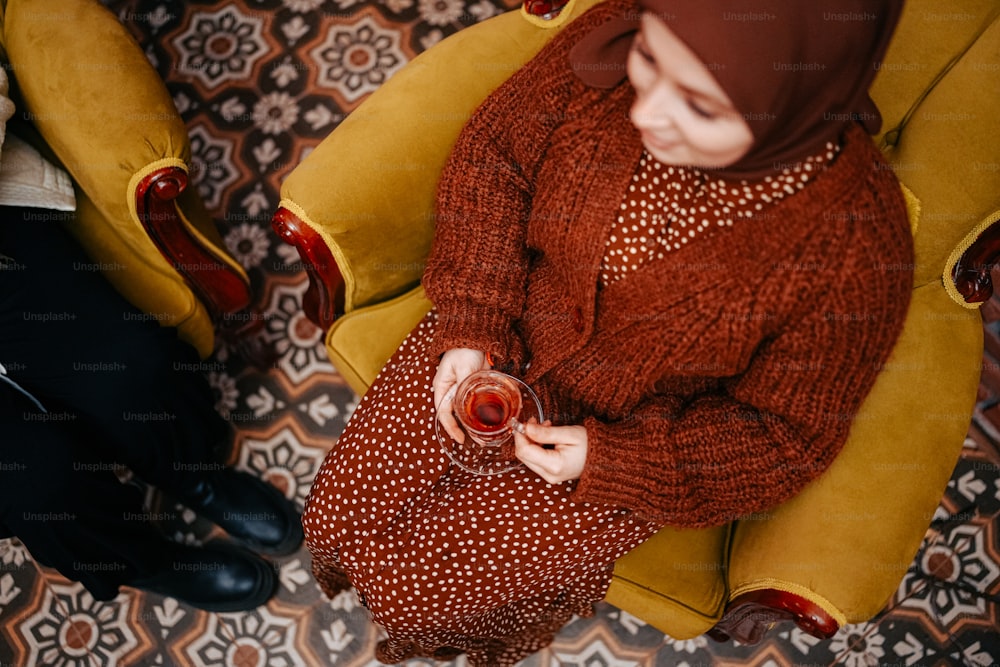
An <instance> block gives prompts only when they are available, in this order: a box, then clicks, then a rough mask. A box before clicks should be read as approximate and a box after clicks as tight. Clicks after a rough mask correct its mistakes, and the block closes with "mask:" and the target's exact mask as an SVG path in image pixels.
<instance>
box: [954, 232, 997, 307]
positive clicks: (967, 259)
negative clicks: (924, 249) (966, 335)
mask: <svg viewBox="0 0 1000 667" xmlns="http://www.w3.org/2000/svg"><path fill="white" fill-rule="evenodd" d="M998 221H1000V212H997V213H996V214H994V215H993V216H991V217H990V218H989V219H988V220H987V224H989V226H988V227H987V228H986V229H985V230H984V231H983V232H982V233H981V234H979V236H978V238H976V240H975V241H973V243H972V245H970V246H969V247H968V248H967V249H966V250H965V252H964V253H962V255H961V257H959V259H958V262H956V263H955V267H954V268H953V269H952V273H951V275H952V279H953V280H954V281H955V288H956V289H957V290H958V293H959V294H961V295H962V297H963V298H964V299H965V301H966V303H983V302H985V301H988V300H989V299H990V297H992V296H993V279H992V277H991V276H990V271H991V270H992V269H993V267H995V266H996V265H997V264H998V262H1000V225H998V224H996V223H997V222H998Z"/></svg>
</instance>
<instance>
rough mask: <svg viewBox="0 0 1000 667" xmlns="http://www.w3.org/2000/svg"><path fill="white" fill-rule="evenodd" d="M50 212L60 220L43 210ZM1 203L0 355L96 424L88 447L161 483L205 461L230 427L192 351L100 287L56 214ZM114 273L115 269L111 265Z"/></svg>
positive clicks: (54, 404)
mask: <svg viewBox="0 0 1000 667" xmlns="http://www.w3.org/2000/svg"><path fill="white" fill-rule="evenodd" d="M44 213H46V214H48V215H56V216H57V215H59V214H54V213H52V212H44ZM40 216H41V212H38V211H32V210H30V209H14V208H3V209H0V252H2V253H4V254H5V255H8V256H10V257H11V258H13V260H14V261H15V262H16V266H17V268H16V270H13V271H8V272H5V274H6V275H4V277H3V278H4V280H5V282H6V283H14V288H13V289H10V288H8V289H5V294H4V295H3V298H2V301H3V303H2V310H3V317H2V318H0V341H3V346H2V349H0V362H6V363H7V364H8V366H9V367H12V368H13V370H12V371H11V373H10V375H11V376H12V377H14V378H15V379H16V380H17V381H18V382H19V383H20V384H22V385H24V386H26V387H30V388H31V389H32V391H33V393H35V394H36V395H37V396H38V397H39V398H41V399H42V400H43V402H44V403H45V405H46V406H47V407H49V406H51V407H50V409H52V410H57V411H58V410H66V411H69V412H72V413H73V414H74V415H76V418H77V419H78V420H79V421H80V422H81V423H87V424H89V425H90V427H91V432H92V433H93V437H92V438H91V440H92V442H91V443H90V444H91V445H92V446H94V447H97V448H100V449H101V450H102V451H104V452H105V454H106V455H107V456H109V457H110V458H111V459H112V460H116V461H118V462H121V463H123V464H125V465H127V466H128V467H129V468H130V469H132V470H133V471H134V472H135V473H136V474H137V475H139V476H141V477H142V478H143V479H145V480H146V481H148V482H150V483H151V484H154V485H157V486H161V485H162V486H175V485H177V484H178V483H179V480H180V479H181V478H182V477H183V472H184V471H185V469H197V467H198V466H199V465H204V464H205V463H207V462H209V461H212V460H213V457H214V452H215V451H217V450H218V449H219V446H220V445H221V444H226V440H227V438H228V437H229V434H230V431H229V428H228V425H227V424H226V423H225V421H224V420H222V419H221V417H220V416H219V415H218V414H217V413H216V412H215V411H214V409H213V405H214V399H213V397H212V392H211V389H210V387H209V386H208V384H207V382H206V381H205V379H204V377H203V376H202V375H201V374H200V373H199V372H198V370H197V367H198V361H199V359H198V356H197V354H196V352H195V351H194V349H193V348H192V347H191V346H190V345H187V344H186V343H184V342H183V341H181V340H179V339H178V338H177V335H176V332H175V330H174V329H172V328H169V327H162V326H160V325H159V324H158V323H157V315H156V314H155V313H151V314H146V313H142V312H141V311H139V310H138V309H136V308H135V307H133V306H132V305H131V304H130V303H128V302H127V301H126V300H125V299H124V298H123V297H122V296H121V295H119V294H118V293H117V292H116V291H115V290H114V289H113V288H112V287H111V285H110V284H109V283H108V282H107V280H106V279H105V278H104V276H103V275H102V273H101V272H100V270H99V268H100V267H99V265H97V264H95V263H94V262H92V261H91V260H89V259H88V258H87V257H86V255H85V254H84V253H83V252H82V250H81V249H80V247H79V246H78V245H77V244H76V242H75V241H74V240H73V239H72V238H71V237H70V236H69V234H68V233H67V232H66V231H65V230H64V229H63V228H62V226H61V224H60V223H59V222H58V221H57V220H56V221H52V220H48V219H46V218H41V219H40V220H39V217H40ZM110 270H115V268H114V267H111V268H110Z"/></svg>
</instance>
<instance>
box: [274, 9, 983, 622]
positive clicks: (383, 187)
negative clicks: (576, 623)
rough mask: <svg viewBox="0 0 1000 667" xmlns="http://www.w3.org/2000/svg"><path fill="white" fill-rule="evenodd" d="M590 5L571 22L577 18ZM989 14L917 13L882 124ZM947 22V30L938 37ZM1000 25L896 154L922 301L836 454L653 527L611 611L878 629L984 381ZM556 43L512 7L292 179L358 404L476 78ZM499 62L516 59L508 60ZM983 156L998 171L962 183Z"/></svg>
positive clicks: (421, 243) (411, 279) (895, 55)
mask: <svg viewBox="0 0 1000 667" xmlns="http://www.w3.org/2000/svg"><path fill="white" fill-rule="evenodd" d="M578 3H579V0H574V2H571V4H570V5H569V6H568V8H567V10H566V11H567V12H568V13H569V14H568V15H567V16H569V17H570V18H571V17H573V16H577V15H579V14H580V13H582V11H583V10H584V9H585V7H584V5H582V4H578ZM589 4H591V3H589V2H588V3H587V6H589ZM990 4H992V3H991V2H990V1H989V0H962V2H959V3H956V4H955V5H949V8H948V13H952V12H955V13H957V14H964V15H966V16H967V18H965V19H964V20H960V21H955V20H954V19H951V20H944V21H942V20H941V19H940V17H941V16H942V13H941V10H940V9H939V7H938V6H937V5H936V4H935V2H934V0H910V1H909V3H908V5H907V8H906V10H905V15H904V19H903V22H902V24H901V26H900V28H899V31H898V33H897V36H896V38H895V39H894V41H893V45H892V48H891V50H890V53H889V55H888V57H887V58H886V61H885V63H884V64H883V66H882V67H881V71H880V74H879V77H878V80H877V82H876V85H875V87H874V89H873V96H874V97H875V99H876V102H877V103H878V104H879V107H880V108H881V109H882V110H883V115H884V117H885V121H886V122H885V128H886V129H891V128H893V127H896V126H897V125H898V124H899V123H900V121H901V120H902V119H903V118H904V116H906V115H907V112H908V111H909V110H910V109H911V107H912V106H913V104H914V102H915V101H916V100H917V99H918V98H920V97H921V94H922V93H923V92H924V91H925V90H927V89H928V87H929V86H930V85H931V83H932V82H933V81H934V80H935V78H936V76H937V74H938V73H939V72H940V71H942V69H944V68H945V66H946V65H947V63H948V62H949V61H950V60H951V59H952V58H953V57H954V56H955V55H956V54H959V53H962V52H963V51H964V50H965V48H966V46H967V45H968V44H970V43H971V42H973V41H974V39H975V37H976V35H977V34H978V33H979V32H980V31H981V29H982V28H983V26H984V25H987V24H988V23H989V17H988V13H989V10H988V7H989V5H990ZM935 17H938V18H937V19H936V20H938V21H939V23H940V25H937V24H935V25H934V26H933V29H931V26H929V25H928V23H929V22H933V21H935ZM565 18H566V16H564V19H565ZM539 26H542V27H539ZM532 30H535V31H536V32H537V33H538V34H533V33H532ZM997 30H998V26H997V25H993V26H992V27H991V28H990V29H989V30H988V31H987V32H985V33H984V34H983V35H982V36H981V37H980V40H979V41H978V42H976V44H975V45H974V46H973V47H972V48H971V49H970V50H969V51H968V52H967V53H965V55H964V57H963V58H962V59H961V60H960V61H959V62H958V63H957V64H956V65H955V67H953V68H952V69H951V71H950V72H949V73H948V74H947V76H945V77H944V78H943V79H942V80H941V81H939V82H938V84H937V86H936V88H934V90H933V91H932V92H931V93H930V94H928V95H927V96H926V98H925V99H924V100H923V103H922V104H921V105H920V106H919V107H918V108H917V109H916V111H914V112H913V113H911V114H910V115H909V120H908V123H907V125H906V128H905V131H904V132H902V134H901V135H900V137H899V141H898V144H897V145H896V146H895V147H894V148H888V149H887V150H886V154H887V157H888V159H889V160H890V162H892V163H893V166H894V168H895V169H896V173H897V174H898V175H899V177H900V178H901V180H902V181H903V182H904V184H905V185H906V186H907V187H908V188H909V189H910V190H911V191H912V192H911V194H912V195H913V198H912V201H911V203H912V204H913V208H912V211H911V218H913V217H914V216H916V214H917V212H918V211H919V219H913V220H911V221H912V222H914V224H915V229H916V231H915V242H916V249H917V267H916V270H915V273H916V288H915V290H914V293H913V301H912V306H911V309H910V312H909V314H908V317H907V321H906V324H905V327H904V332H903V334H902V337H901V339H900V341H899V342H898V344H897V346H896V348H895V349H894V351H893V354H892V357H891V358H890V360H889V361H888V363H887V364H886V365H885V367H884V368H883V369H882V371H883V372H882V373H881V375H880V376H879V379H878V382H877V384H876V386H875V388H874V390H873V391H872V393H871V395H870V396H869V397H868V399H867V400H866V402H865V404H864V406H863V408H862V410H861V413H860V414H859V415H858V416H857V419H856V421H855V424H854V426H853V428H852V431H851V436H850V440H849V442H848V443H847V445H846V446H845V449H844V451H843V453H842V454H841V455H840V456H839V457H838V458H837V460H836V461H835V462H834V465H833V467H832V468H831V469H830V470H828V471H827V472H826V473H825V474H824V475H823V476H822V477H821V478H820V479H819V480H817V481H816V482H815V483H814V484H812V485H810V486H809V487H808V488H807V489H806V491H805V492H804V493H802V494H801V495H800V496H798V497H797V498H795V499H794V500H792V501H791V502H789V503H786V504H785V505H782V506H781V507H778V508H775V509H773V510H771V511H768V512H766V513H763V514H761V515H757V516H748V517H744V518H741V520H739V521H737V522H734V523H733V524H731V525H730V526H723V527H720V528H716V529H711V530H699V531H692V530H687V531H684V530H673V529H665V530H664V531H661V532H660V533H659V534H658V535H656V536H655V537H654V538H653V539H652V540H650V541H649V542H647V543H646V544H644V545H642V546H641V547H639V548H638V549H636V550H634V551H633V552H631V553H630V554H628V555H627V556H625V557H624V558H622V559H621V560H619V561H618V563H617V564H616V567H615V578H614V580H613V582H612V585H611V588H610V590H609V592H608V598H607V599H608V600H609V601H610V602H611V603H613V604H615V605H617V606H619V607H621V608H623V609H625V610H627V611H629V612H630V613H632V614H634V615H636V616H638V617H640V618H642V619H644V620H646V621H647V622H649V623H651V624H652V625H654V626H655V627H657V628H659V629H660V630H662V631H664V632H666V633H668V634H670V635H671V636H673V637H676V638H688V637H693V636H696V635H699V634H702V633H703V632H705V631H707V630H708V629H710V628H711V627H712V626H713V625H714V624H715V623H716V621H717V620H718V619H719V618H720V617H721V616H722V613H723V611H724V608H725V605H726V603H727V601H729V600H731V599H733V598H734V597H735V596H736V595H738V594H740V593H742V592H746V591H753V590H757V589H761V588H777V589H783V590H789V591H791V592H794V593H796V594H799V595H801V596H803V597H805V598H807V599H810V600H812V601H814V602H815V603H817V604H818V605H819V606H821V607H822V608H824V609H825V610H826V611H827V612H828V613H829V614H831V616H832V617H833V618H835V619H836V620H838V621H840V622H841V623H843V622H847V621H860V620H864V619H867V618H870V617H872V616H873V615H874V614H875V613H877V612H878V610H879V609H880V608H881V607H882V606H883V605H884V604H885V602H886V600H887V599H888V597H889V596H890V595H891V594H892V592H893V591H894V590H895V589H896V587H897V586H898V583H899V581H900V579H901V577H902V575H903V573H904V572H905V571H906V569H907V568H908V567H909V566H910V564H911V562H912V559H913V557H914V554H915V553H916V551H917V549H918V547H919V544H920V542H921V539H922V537H923V535H924V532H925V529H926V527H927V526H928V524H929V523H930V521H931V518H932V515H933V513H934V510H935V508H936V507H937V504H938V501H939V500H940V497H941V493H942V491H943V489H944V487H945V484H946V482H947V480H948V478H949V476H950V474H951V472H952V469H953V467H954V464H955V461H956V459H957V457H958V454H959V451H960V449H961V447H962V443H963V440H964V435H965V433H966V432H967V429H968V424H969V420H970V417H971V413H972V405H973V401H974V400H975V394H976V389H977V385H978V379H979V372H980V364H981V359H982V323H981V319H980V317H979V313H978V311H976V310H974V309H967V308H965V307H963V305H960V304H959V303H957V302H956V301H955V300H954V299H953V298H952V297H951V296H949V293H948V291H946V289H945V286H944V284H943V282H942V274H943V272H944V271H945V270H946V264H947V262H948V260H949V257H950V256H951V254H952V251H953V250H954V249H955V248H956V246H958V245H959V244H960V243H961V242H962V240H963V238H964V237H965V236H966V235H967V234H968V233H969V232H970V231H971V230H972V229H973V228H974V227H976V225H977V223H979V221H981V220H983V219H985V218H987V217H988V216H989V214H990V213H991V212H993V211H995V210H997V209H998V208H1000V203H998V200H1000V183H998V177H1000V171H998V170H997V169H996V162H997V156H1000V137H998V133H997V132H996V127H997V114H996V112H995V110H994V109H993V108H991V107H990V106H988V105H990V104H994V105H995V102H996V100H997V99H998V95H997V94H996V93H997V92H1000V86H998V72H997V70H996V68H995V67H992V68H991V67H988V66H985V64H988V63H997V62H1000V53H998V51H997V48H998V44H997V43H998V39H997V36H996V33H997ZM551 33H552V31H551V30H546V29H545V26H544V23H542V22H539V21H538V20H531V21H528V20H525V17H524V16H522V15H519V14H518V13H511V14H508V15H505V16H502V17H499V18H496V19H492V20H490V21H487V22H485V23H483V24H480V25H479V26H476V27H474V28H469V29H467V30H463V31H462V32H459V33H458V34H457V35H455V36H453V37H451V38H449V39H448V40H445V41H444V42H442V43H441V44H439V45H438V46H435V47H434V48H433V49H431V50H430V51H429V52H427V53H426V54H425V55H423V56H421V57H420V58H418V59H417V60H415V61H414V63H412V64H411V65H408V66H407V68H404V69H403V70H402V71H401V72H400V73H399V74H398V75H396V77H394V78H393V79H391V80H390V81H389V82H387V83H386V84H385V85H384V86H382V88H380V89H379V91H378V92H377V93H375V94H374V95H373V96H372V97H371V98H370V99H369V100H368V101H366V102H365V103H364V104H363V105H362V106H361V107H360V108H359V109H358V110H357V111H356V112H355V113H354V114H352V116H350V117H349V118H348V120H347V121H345V123H344V124H343V125H341V127H340V128H338V129H337V130H336V131H334V132H333V133H332V134H331V136H330V137H328V138H327V139H326V140H325V141H324V142H323V144H321V145H320V147H319V148H318V149H317V150H316V151H315V152H313V153H312V154H311V155H310V157H309V158H308V159H307V160H306V161H305V162H303V164H302V165H301V166H300V167H298V168H297V169H296V170H295V171H294V172H293V173H292V174H291V175H290V176H289V178H288V180H287V181H286V184H285V187H284V188H283V190H282V196H283V198H284V200H285V201H284V204H285V205H286V206H288V207H290V208H291V207H294V210H295V212H296V213H297V214H299V215H300V217H302V219H303V221H304V222H306V223H307V224H310V225H311V226H313V227H314V228H315V229H317V230H318V231H319V232H320V233H321V234H323V236H324V238H325V239H326V240H327V242H328V243H329V244H330V245H331V249H332V252H333V254H334V256H335V257H336V259H337V261H338V263H339V266H340V268H341V270H342V271H343V273H344V274H345V278H346V282H347V303H346V310H347V314H346V315H344V316H343V317H342V318H340V319H339V320H338V321H337V322H336V323H335V324H334V325H333V327H332V328H331V329H330V332H329V334H328V337H327V348H328V351H329V353H330V356H331V359H332V360H333V362H334V364H335V365H336V366H337V368H338V369H340V370H341V371H342V372H343V373H344V376H345V378H346V379H347V381H348V382H349V383H350V385H351V386H352V387H353V388H354V389H355V390H356V391H358V393H363V392H364V391H365V390H366V389H367V388H368V386H369V385H370V384H371V382H372V380H373V379H374V378H375V376H376V374H377V373H378V370H379V369H380V368H381V366H382V365H383V364H384V362H385V360H386V359H388V357H389V355H390V354H391V353H392V352H393V351H394V350H395V349H396V346H397V345H398V344H399V342H400V341H402V339H403V337H404V336H405V335H406V334H407V333H408V332H409V330H410V329H411V328H412V327H413V325H414V324H415V323H416V322H417V321H418V320H419V319H420V317H421V316H422V315H423V314H424V313H425V312H426V310H427V309H428V308H429V307H430V304H429V302H428V301H427V300H426V298H425V297H424V296H423V292H422V290H421V289H420V288H419V287H418V286H417V283H418V280H419V277H420V273H421V270H422V268H423V261H424V256H425V253H426V251H427V247H428V245H429V243H430V240H431V233H432V226H433V220H432V219H431V217H430V215H431V212H432V206H433V196H434V187H435V184H436V179H437V175H438V170H439V169H440V165H442V164H443V162H444V159H445V157H446V156H447V153H448V150H450V147H451V145H452V143H453V141H454V138H455V136H456V135H457V133H458V131H459V128H460V126H461V123H462V121H464V119H465V118H466V117H468V114H469V112H470V111H471V109H472V108H473V107H474V106H475V105H476V104H477V103H478V101H479V100H480V99H482V97H484V96H485V95H486V94H488V92H489V91H491V90H492V89H493V88H495V87H496V85H498V84H499V82H500V80H502V78H503V77H500V76H498V77H496V78H493V77H491V78H490V79H489V81H480V73H497V74H499V73H502V74H503V75H506V74H509V72H508V71H506V70H507V69H508V68H509V67H510V66H511V63H512V62H520V61H526V60H527V58H528V57H530V55H531V54H533V53H534V52H536V51H537V50H538V48H540V46H541V44H542V43H543V42H544V41H546V40H547V39H548V38H549V37H550V36H551ZM466 49H476V50H475V51H470V52H469V54H467V55H464V57H463V58H461V61H462V62H465V63H467V65H466V67H467V68H468V70H466V75H465V76H463V77H461V80H460V81H458V79H459V73H458V72H457V71H456V69H455V68H456V67H457V63H458V62H459V59H458V58H457V57H456V56H455V55H454V54H455V53H457V52H462V53H463V54H465V53H466V52H465V50H466ZM505 49H514V50H519V49H523V50H524V51H523V52H520V51H519V56H518V57H517V58H513V59H512V58H511V57H510V56H509V55H504V53H505V51H504V50H505ZM471 53H474V54H475V55H471ZM432 60H433V61H436V62H438V63H440V64H438V65H435V64H433V63H431V62H428V61H432ZM977 63H979V64H980V65H979V66H977ZM411 68H413V69H412V70H411ZM501 71H502V72H501ZM401 77H405V78H401ZM480 83H482V85H481V86H480V85H479V84H480ZM986 91H993V92H992V93H987V92H986ZM445 95H447V100H444V101H442V96H445ZM445 102H446V103H445ZM449 114H450V115H449ZM954 114H959V115H958V116H955V115H954ZM355 116H357V118H356V119H355ZM411 118H416V119H417V125H416V126H415V127H414V128H413V131H412V132H411V131H410V130H409V128H408V127H407V124H408V122H409V119H411ZM881 139H882V137H881V136H880V137H878V138H876V140H877V141H881ZM373 150H374V151H375V153H374V162H373V163H372V164H371V165H368V166H365V162H366V160H368V159H369V158H371V157H372V156H373V153H372V151H373ZM393 160H395V162H393ZM977 160H978V161H979V162H980V163H982V164H983V165H989V164H992V165H993V167H994V169H992V170H990V169H988V168H986V167H984V168H983V169H981V170H980V171H978V172H976V173H973V174H970V173H969V171H970V167H969V165H970V164H973V163H974V162H975V161H977ZM898 268H905V267H898ZM876 316H877V314H876ZM849 418H850V417H849V416H847V415H830V419H849Z"/></svg>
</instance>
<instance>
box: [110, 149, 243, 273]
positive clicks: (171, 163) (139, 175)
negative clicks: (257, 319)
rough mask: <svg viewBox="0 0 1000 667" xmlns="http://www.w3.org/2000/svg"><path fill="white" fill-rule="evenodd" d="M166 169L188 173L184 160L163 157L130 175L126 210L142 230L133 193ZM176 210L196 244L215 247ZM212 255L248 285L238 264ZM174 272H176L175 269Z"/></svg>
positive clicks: (226, 256)
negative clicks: (148, 177)
mask: <svg viewBox="0 0 1000 667" xmlns="http://www.w3.org/2000/svg"><path fill="white" fill-rule="evenodd" d="M167 167H177V168H178V169H180V170H182V171H183V172H184V173H185V174H187V173H188V166H187V163H186V162H184V160H182V159H180V158H176V157H165V158H163V159H161V160H156V161H154V162H150V163H149V164H147V165H146V166H145V167H143V168H142V169H139V170H138V171H136V172H135V173H134V174H132V178H130V179H129V182H128V210H129V213H130V214H131V215H132V222H134V223H135V224H137V225H139V227H140V228H142V222H141V221H140V220H139V210H138V209H137V208H136V198H135V192H136V190H138V188H139V183H141V182H142V181H143V179H145V178H146V177H147V176H149V175H150V174H152V173H153V172H156V171H159V170H160V169H166V168H167ZM189 187H190V186H189ZM176 209H177V217H178V218H180V219H181V222H182V223H184V226H185V227H186V228H187V230H188V231H189V232H190V233H191V235H192V236H194V237H195V238H197V240H198V242H199V243H200V244H201V245H202V246H203V247H205V248H213V247H215V244H214V243H212V242H211V241H210V240H208V239H207V238H205V236H204V234H202V233H201V231H200V230H199V229H198V228H197V227H195V226H194V225H192V224H191V221H190V220H188V219H187V216H186V215H184V212H183V211H182V210H181V208H180V206H177V207H176ZM212 254H213V255H214V256H215V257H216V258H217V259H218V260H220V261H221V262H223V263H225V264H226V265H227V266H229V267H230V268H231V269H233V270H234V271H235V272H236V273H237V274H238V275H239V276H240V277H241V278H242V279H243V280H244V281H245V282H246V283H247V284H249V283H250V277H249V276H248V275H247V272H246V271H245V270H244V269H243V267H242V266H241V265H240V264H239V262H237V261H236V260H235V259H233V258H232V257H230V256H229V254H228V253H226V252H213V253H212ZM168 264H169V262H168ZM170 268H172V269H173V268H174V267H172V266H171V267H170ZM174 270H175V271H176V269H174Z"/></svg>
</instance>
